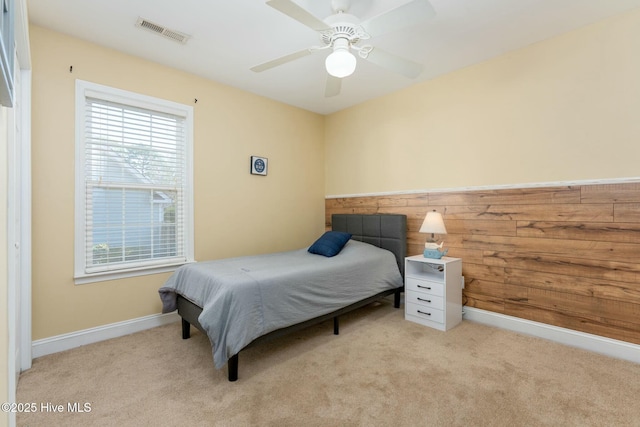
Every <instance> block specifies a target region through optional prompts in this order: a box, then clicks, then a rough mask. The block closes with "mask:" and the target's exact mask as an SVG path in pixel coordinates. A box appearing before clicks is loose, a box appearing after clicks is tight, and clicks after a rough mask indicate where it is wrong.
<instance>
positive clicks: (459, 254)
mask: <svg viewBox="0 0 640 427" xmlns="http://www.w3.org/2000/svg"><path fill="white" fill-rule="evenodd" d="M444 246H445V247H446V248H447V249H449V252H448V253H447V256H450V257H453V258H460V259H462V273H463V274H464V271H465V266H466V265H467V264H471V263H473V264H482V251H479V250H475V249H464V248H452V247H450V246H449V245H448V244H447V242H446V241H445V244H444Z"/></svg>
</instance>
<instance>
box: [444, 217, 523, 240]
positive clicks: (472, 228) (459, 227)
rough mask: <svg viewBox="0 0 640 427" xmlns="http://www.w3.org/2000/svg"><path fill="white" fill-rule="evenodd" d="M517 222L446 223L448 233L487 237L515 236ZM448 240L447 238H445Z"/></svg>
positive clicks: (457, 221)
mask: <svg viewBox="0 0 640 427" xmlns="http://www.w3.org/2000/svg"><path fill="white" fill-rule="evenodd" d="M516 223H517V222H516V221H491V220H481V219H480V220H474V219H449V218H447V220H446V221H445V227H446V229H447V233H450V234H465V233H467V234H482V235H485V236H515V235H516ZM443 238H446V237H443Z"/></svg>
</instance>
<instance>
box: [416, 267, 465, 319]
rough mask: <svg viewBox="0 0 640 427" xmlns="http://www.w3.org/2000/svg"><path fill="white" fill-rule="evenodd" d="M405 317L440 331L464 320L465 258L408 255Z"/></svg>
mask: <svg viewBox="0 0 640 427" xmlns="http://www.w3.org/2000/svg"><path fill="white" fill-rule="evenodd" d="M404 266H405V269H404V271H405V279H404V318H405V319H406V320H410V321H412V322H416V323H420V324H421V325H425V326H429V327H432V328H435V329H439V330H441V331H446V330H448V329H451V328H453V327H454V326H456V325H457V324H458V323H460V322H461V321H462V260H461V259H460V258H450V257H442V258H441V259H432V258H425V257H424V256H422V255H416V256H411V257H407V258H405V264H404Z"/></svg>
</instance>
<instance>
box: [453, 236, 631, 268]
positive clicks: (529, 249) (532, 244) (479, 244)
mask: <svg viewBox="0 0 640 427" xmlns="http://www.w3.org/2000/svg"><path fill="white" fill-rule="evenodd" d="M456 236H457V235H452V236H451V237H452V238H449V236H447V237H448V240H449V242H450V243H449V244H451V245H453V243H452V241H453V240H455V237H456ZM462 241H463V245H464V247H466V248H471V249H482V250H487V251H490V250H494V251H499V252H517V253H535V254H554V255H558V256H566V257H574V258H586V259H590V258H603V259H612V260H613V259H615V260H617V261H620V262H629V263H635V262H639V261H640V243H616V242H597V241H587V240H560V239H532V238H527V237H505V236H476V235H473V234H465V235H462Z"/></svg>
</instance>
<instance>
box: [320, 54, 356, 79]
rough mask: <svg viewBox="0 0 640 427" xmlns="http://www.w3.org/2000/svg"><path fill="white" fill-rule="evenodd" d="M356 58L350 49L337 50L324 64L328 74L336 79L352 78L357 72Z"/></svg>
mask: <svg viewBox="0 0 640 427" xmlns="http://www.w3.org/2000/svg"><path fill="white" fill-rule="evenodd" d="M356 62H357V61H356V57H355V56H353V54H352V53H351V52H349V50H348V49H343V48H337V49H335V50H334V51H333V52H331V54H330V55H329V56H327V59H326V60H325V62H324V65H325V67H326V68H327V73H329V74H331V75H332V76H334V77H338V78H343V77H347V76H350V75H351V74H353V72H354V71H355V70H356Z"/></svg>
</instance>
